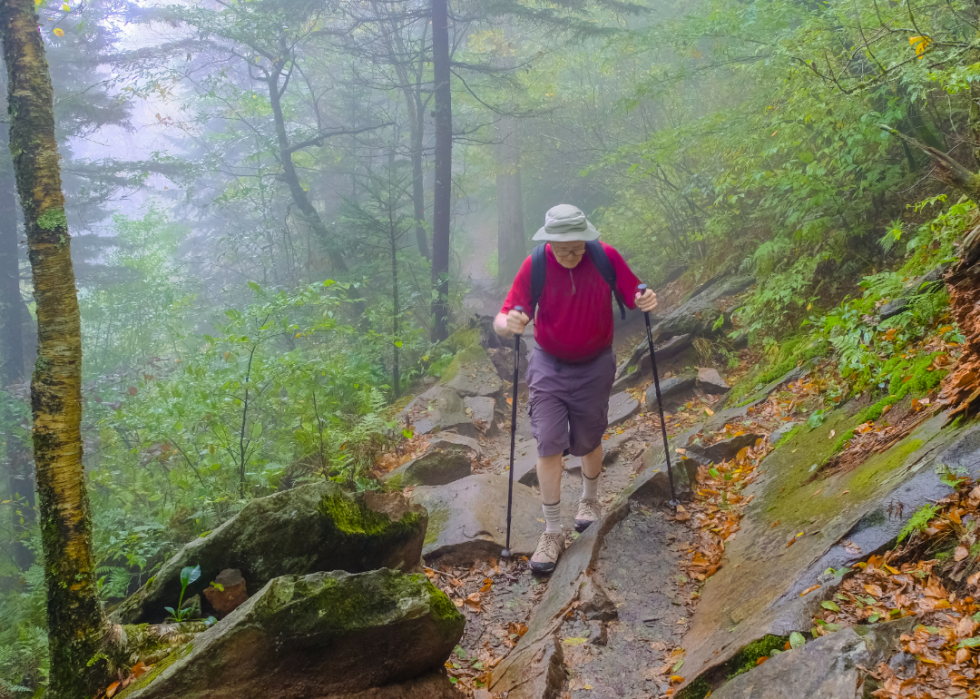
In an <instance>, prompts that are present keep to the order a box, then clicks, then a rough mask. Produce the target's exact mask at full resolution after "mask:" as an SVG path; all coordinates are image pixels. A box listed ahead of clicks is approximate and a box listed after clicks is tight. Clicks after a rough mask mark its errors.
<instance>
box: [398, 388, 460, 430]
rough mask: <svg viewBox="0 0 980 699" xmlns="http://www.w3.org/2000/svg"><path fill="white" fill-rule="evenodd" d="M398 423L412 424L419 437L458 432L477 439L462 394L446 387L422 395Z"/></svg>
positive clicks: (401, 414) (399, 418) (432, 389)
mask: <svg viewBox="0 0 980 699" xmlns="http://www.w3.org/2000/svg"><path fill="white" fill-rule="evenodd" d="M398 421H399V422H401V423H411V425H412V427H413V429H414V430H415V434H431V433H433V432H439V431H441V430H455V431H456V432H458V433H459V434H461V435H463V436H466V437H476V436H477V434H478V432H477V429H476V425H474V424H473V421H472V420H470V416H469V415H467V414H466V405H465V404H464V403H463V399H462V398H460V396H459V394H458V393H457V392H456V391H454V390H453V389H451V388H448V387H446V386H442V385H439V386H433V387H432V388H430V389H429V390H428V391H426V392H425V393H423V394H422V395H420V396H418V397H417V398H416V399H415V400H413V401H412V402H411V403H409V404H408V406H406V408H405V409H404V410H403V411H402V412H401V413H399V414H398Z"/></svg>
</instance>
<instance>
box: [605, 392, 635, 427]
mask: <svg viewBox="0 0 980 699" xmlns="http://www.w3.org/2000/svg"><path fill="white" fill-rule="evenodd" d="M639 412H640V401H638V400H636V398H634V397H633V396H631V395H630V394H628V393H626V392H625V391H624V392H623V393H617V394H616V395H614V396H612V397H611V398H610V399H609V426H610V427H615V426H616V425H618V424H620V423H623V422H626V421H627V420H629V419H630V418H631V417H633V416H634V415H637V414H638V413H639Z"/></svg>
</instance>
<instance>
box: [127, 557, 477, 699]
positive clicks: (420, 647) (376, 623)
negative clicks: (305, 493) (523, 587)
mask: <svg viewBox="0 0 980 699" xmlns="http://www.w3.org/2000/svg"><path fill="white" fill-rule="evenodd" d="M464 623H465V621H464V618H463V616H462V614H460V613H459V612H458V611H457V610H456V607H455V606H454V605H453V604H452V602H451V601H450V600H449V599H448V598H447V597H446V595H445V594H444V593H443V592H441V591H440V590H437V589H436V588H435V587H433V586H432V584H431V583H430V582H429V581H428V579H427V578H426V577H425V576H424V575H421V574H414V575H405V574H403V573H399V572H397V571H392V570H387V569H384V570H376V571H372V572H368V573H361V574H356V575H352V574H348V573H342V572H339V571H335V572H332V573H314V574H312V575H307V576H285V577H280V578H275V579H274V580H272V581H270V582H269V583H268V584H267V585H266V586H265V587H264V588H262V589H261V590H260V591H259V592H258V593H257V594H255V595H254V596H253V597H252V598H250V599H249V600H248V602H246V603H245V604H244V605H242V606H241V607H239V608H238V609H236V610H235V611H234V612H233V613H232V614H230V615H229V616H228V617H226V618H225V619H223V620H222V621H220V622H218V623H217V624H216V625H214V626H213V627H211V628H210V629H208V630H207V631H205V632H204V633H202V634H200V635H199V636H197V637H196V638H195V639H194V641H193V642H192V643H189V644H188V645H186V646H184V648H182V649H180V650H178V651H176V652H175V653H174V654H173V655H172V656H171V657H170V658H168V660H169V663H161V664H160V665H159V666H158V667H157V669H156V671H151V672H150V673H148V674H147V675H146V677H145V679H144V680H141V682H140V683H138V685H137V686H136V687H134V688H133V690H132V691H131V692H130V693H129V694H128V696H129V697H132V698H133V699H136V698H139V699H157V698H161V699H162V698H163V697H174V696H180V697H184V698H185V699H196V698H198V697H200V698H202V699H203V698H204V697H209V698H211V699H226V698H227V699H251V698H255V699H259V698H260V697H268V696H292V697H299V696H317V697H322V696H329V695H338V694H343V695H346V694H349V693H354V692H361V691H363V690H366V689H370V688H372V687H381V686H383V685H387V684H390V683H399V682H405V681H407V680H411V679H413V678H415V677H418V676H419V675H422V674H425V673H430V672H433V671H437V670H438V669H439V668H440V667H441V666H442V664H443V662H445V660H446V658H447V657H449V653H450V652H451V651H452V649H453V647H454V646H455V645H456V643H457V642H458V641H459V639H460V637H461V636H462V633H463V626H464ZM367 659H370V662H366V660H367ZM139 685H142V686H139ZM376 696H377V695H376ZM394 696H397V695H394Z"/></svg>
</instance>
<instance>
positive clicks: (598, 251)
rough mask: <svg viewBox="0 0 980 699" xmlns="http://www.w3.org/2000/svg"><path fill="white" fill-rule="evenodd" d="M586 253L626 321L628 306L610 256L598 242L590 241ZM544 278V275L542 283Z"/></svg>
mask: <svg viewBox="0 0 980 699" xmlns="http://www.w3.org/2000/svg"><path fill="white" fill-rule="evenodd" d="M585 251H586V252H587V253H589V258H591V260H592V264H594V265H595V268H596V269H597V270H599V274H601V275H602V278H603V279H605V280H606V284H608V285H609V288H610V289H611V290H612V292H613V296H615V297H616V303H618V304H619V312H620V314H622V317H623V320H626V305H625V304H624V303H623V295H622V294H621V293H619V288H618V287H617V286H616V269H615V268H614V267H613V266H612V262H610V261H609V256H608V255H607V254H606V251H605V250H604V249H603V247H602V243H600V242H599V241H598V240H590V241H588V242H587V243H586V244H585ZM542 257H543V255H542ZM543 261H544V260H542V262H543ZM542 266H543V265H542ZM543 276H544V275H542V282H543ZM532 279H533V271H532ZM532 286H533V283H532Z"/></svg>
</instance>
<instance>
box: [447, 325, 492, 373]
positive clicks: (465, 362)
mask: <svg viewBox="0 0 980 699" xmlns="http://www.w3.org/2000/svg"><path fill="white" fill-rule="evenodd" d="M477 340H479V331H477ZM489 363H490V357H489V356H487V351H486V350H485V349H483V346H482V345H479V344H476V345H470V346H469V347H466V348H465V349H463V350H461V351H460V352H458V353H457V354H456V356H455V357H453V360H452V361H451V362H449V366H447V367H446V369H445V370H444V371H443V372H442V380H443V381H452V380H453V379H454V378H455V377H456V375H457V374H458V373H459V370H460V369H461V368H463V367H465V366H471V365H480V364H489ZM491 366H492V365H491Z"/></svg>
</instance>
